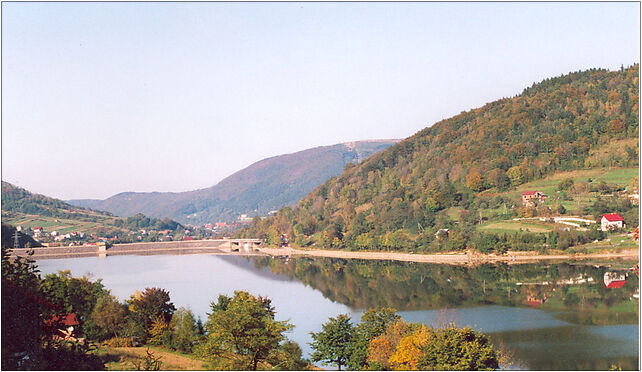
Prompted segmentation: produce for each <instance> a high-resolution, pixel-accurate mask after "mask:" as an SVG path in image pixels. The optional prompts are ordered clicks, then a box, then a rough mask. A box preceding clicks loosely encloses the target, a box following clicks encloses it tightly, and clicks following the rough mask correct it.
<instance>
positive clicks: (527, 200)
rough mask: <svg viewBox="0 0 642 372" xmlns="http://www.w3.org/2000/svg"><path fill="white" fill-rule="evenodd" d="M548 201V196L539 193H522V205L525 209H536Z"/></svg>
mask: <svg viewBox="0 0 642 372" xmlns="http://www.w3.org/2000/svg"><path fill="white" fill-rule="evenodd" d="M544 199H546V195H544V193H542V192H539V191H524V192H522V205H523V206H525V207H535V206H536V205H537V204H538V203H541V202H543V201H544Z"/></svg>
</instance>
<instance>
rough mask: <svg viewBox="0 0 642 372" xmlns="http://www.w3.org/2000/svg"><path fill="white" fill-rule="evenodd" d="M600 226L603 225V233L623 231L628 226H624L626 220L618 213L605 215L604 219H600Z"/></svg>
mask: <svg viewBox="0 0 642 372" xmlns="http://www.w3.org/2000/svg"><path fill="white" fill-rule="evenodd" d="M600 224H601V225H602V231H609V230H615V229H623V228H624V227H625V226H626V225H625V224H624V218H622V216H620V215H619V214H617V213H607V214H603V215H602V217H600Z"/></svg>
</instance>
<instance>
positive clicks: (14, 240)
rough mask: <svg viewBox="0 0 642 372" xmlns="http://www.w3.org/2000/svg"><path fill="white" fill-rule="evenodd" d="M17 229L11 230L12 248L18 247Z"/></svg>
mask: <svg viewBox="0 0 642 372" xmlns="http://www.w3.org/2000/svg"><path fill="white" fill-rule="evenodd" d="M18 238H19V236H18V230H16V231H14V232H13V248H20V240H18Z"/></svg>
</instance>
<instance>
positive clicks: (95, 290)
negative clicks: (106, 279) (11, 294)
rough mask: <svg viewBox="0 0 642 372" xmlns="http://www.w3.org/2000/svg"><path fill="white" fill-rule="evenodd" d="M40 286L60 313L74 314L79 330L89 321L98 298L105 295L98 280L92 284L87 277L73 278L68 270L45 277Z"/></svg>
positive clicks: (103, 288)
mask: <svg viewBox="0 0 642 372" xmlns="http://www.w3.org/2000/svg"><path fill="white" fill-rule="evenodd" d="M41 286H42V291H43V293H44V294H45V297H46V298H47V300H48V301H50V302H52V303H54V304H55V305H56V306H57V308H58V309H59V311H60V312H65V313H74V314H76V317H77V318H78V320H79V322H80V325H81V328H82V326H83V324H84V322H85V321H87V320H88V319H89V317H90V315H91V313H92V311H93V309H94V306H95V305H96V301H98V298H99V297H101V296H103V294H104V293H105V287H104V286H103V285H102V283H101V281H100V280H97V281H95V282H92V281H90V280H89V279H88V278H87V277H82V278H74V277H72V276H71V272H70V271H69V270H66V271H59V272H58V273H57V274H49V275H47V276H45V278H44V279H43V280H42V283H41Z"/></svg>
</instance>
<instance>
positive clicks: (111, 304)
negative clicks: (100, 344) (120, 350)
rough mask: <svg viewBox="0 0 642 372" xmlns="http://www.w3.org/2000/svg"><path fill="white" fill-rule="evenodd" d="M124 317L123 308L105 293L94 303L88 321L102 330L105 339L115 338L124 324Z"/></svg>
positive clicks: (114, 298)
mask: <svg viewBox="0 0 642 372" xmlns="http://www.w3.org/2000/svg"><path fill="white" fill-rule="evenodd" d="M125 316H126V311H125V309H124V308H123V306H122V305H121V304H120V303H119V302H118V300H117V299H116V297H114V296H112V295H111V294H109V292H107V293H105V294H103V296H102V297H100V298H98V300H97V301H96V305H95V306H94V310H93V311H92V313H91V316H90V320H91V321H92V322H93V323H94V324H96V326H98V327H99V328H100V329H101V330H102V333H103V334H104V336H105V337H116V336H117V335H118V331H119V330H120V329H121V328H122V327H123V325H124V323H125Z"/></svg>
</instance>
